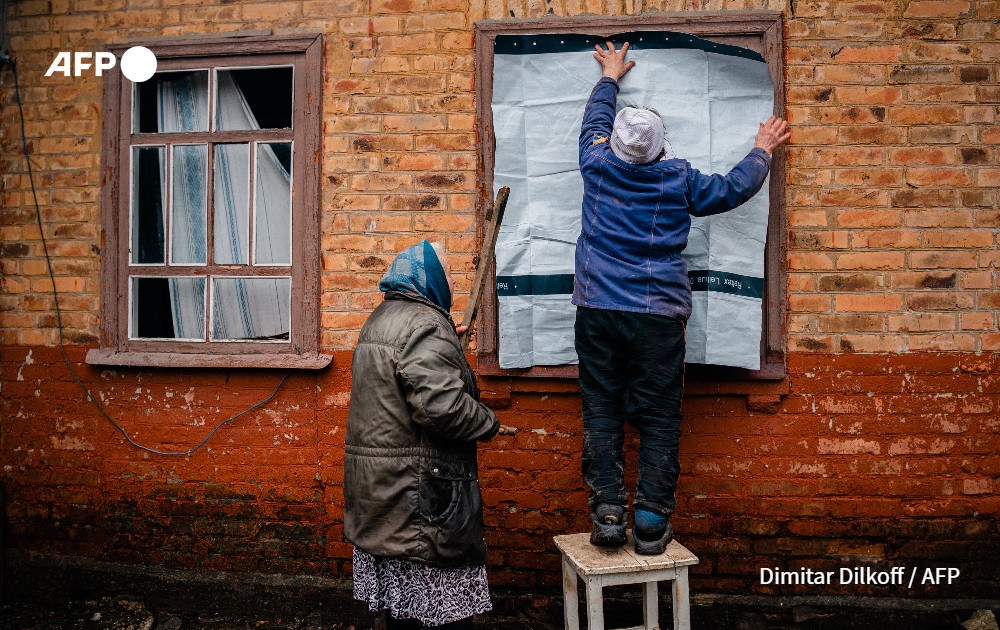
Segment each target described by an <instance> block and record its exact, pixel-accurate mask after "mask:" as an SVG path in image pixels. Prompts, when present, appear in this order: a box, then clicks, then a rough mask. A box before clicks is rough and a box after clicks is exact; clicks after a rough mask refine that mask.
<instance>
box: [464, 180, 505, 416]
mask: <svg viewBox="0 0 1000 630" xmlns="http://www.w3.org/2000/svg"><path fill="white" fill-rule="evenodd" d="M509 197H510V188H508V187H507V186H504V187H503V188H501V189H500V190H498V191H497V198H496V201H495V202H494V203H493V207H492V208H490V209H489V210H488V211H487V212H486V232H485V234H483V247H482V249H480V250H479V257H478V258H479V260H478V262H477V263H476V277H475V279H474V280H473V281H472V291H471V293H469V302H468V304H466V305H465V315H464V316H463V317H462V325H463V326H465V327H466V330H465V332H463V333H462V335H461V337H459V341H461V342H462V350H463V351H468V350H469V337H471V336H472V324H473V323H475V321H476V315H477V314H478V313H479V300H480V299H481V298H482V297H483V290H484V289H485V288H486V283H487V281H489V279H490V274H489V271H490V265H491V264H492V263H493V252H494V250H495V249H496V246H497V237H498V236H499V235H500V224H501V223H503V213H504V210H506V209H507V199H508V198H509ZM498 435H517V428H515V427H508V426H506V425H503V424H501V425H500V431H499V433H498Z"/></svg>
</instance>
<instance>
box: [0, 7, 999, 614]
mask: <svg viewBox="0 0 1000 630" xmlns="http://www.w3.org/2000/svg"><path fill="white" fill-rule="evenodd" d="M760 8H765V9H775V10H782V11H783V12H784V14H785V18H786V22H785V27H786V41H785V51H786V52H785V62H786V72H787V77H786V79H787V86H788V88H787V96H788V104H789V108H788V116H789V118H790V119H791V121H792V123H793V125H794V126H795V127H794V131H793V137H792V142H791V144H790V147H789V149H788V167H789V172H788V182H787V184H788V188H787V199H786V203H787V207H788V215H789V232H788V241H789V247H788V251H787V257H786V260H787V265H788V270H789V276H788V289H789V295H790V300H789V310H788V313H787V316H788V343H789V347H790V350H791V354H790V355H789V357H788V379H787V382H786V383H784V384H781V385H778V386H774V385H763V384H749V385H746V386H745V387H744V389H743V391H744V393H742V394H739V395H737V394H729V395H715V394H710V393H708V392H709V388H708V386H706V385H704V384H702V385H692V386H691V391H692V393H691V394H690V395H689V396H688V397H687V398H686V400H685V412H686V415H685V427H684V435H683V443H682V453H681V463H682V467H683V471H684V472H683V477H682V482H681V486H680V488H679V509H678V515H677V517H676V519H675V522H676V526H677V530H678V536H679V537H680V539H681V540H682V541H683V542H684V543H685V544H687V545H688V546H689V547H690V548H692V549H693V550H695V551H696V552H697V553H698V555H699V556H700V557H701V558H702V563H701V564H700V565H699V566H698V568H697V570H696V575H695V582H694V586H693V588H695V589H696V590H699V591H703V592H711V591H714V592H733V593H746V592H757V593H765V594H766V593H772V592H782V593H785V592H800V593H806V594H833V593H848V594H855V595H865V594H870V595H918V596H927V597H958V596H963V597H969V596H991V595H995V594H996V592H997V589H998V587H1000V583H998V574H1000V571H998V570H997V569H998V566H997V562H996V560H995V559H993V557H992V556H991V555H990V554H989V550H990V549H991V548H995V547H996V545H997V543H998V542H1000V531H998V525H997V521H998V518H997V517H998V514H1000V499H998V492H997V491H998V487H997V486H998V476H1000V456H998V451H1000V437H998V433H1000V421H998V417H1000V376H998V369H997V368H998V365H997V355H996V354H995V353H996V351H997V350H998V349H1000V334H998V333H997V324H998V320H997V316H998V309H1000V289H998V276H997V264H998V261H1000V256H998V229H1000V211H998V208H997V191H996V187H997V184H998V183H1000V166H998V162H997V147H998V144H1000V127H998V126H997V113H998V104H1000V85H998V74H997V73H998V70H997V58H998V56H1000V44H998V43H997V41H998V38H997V35H998V26H997V22H998V18H1000V3H998V2H996V1H994V0H913V1H910V2H907V1H900V0H897V1H888V2H820V1H803V0H795V1H793V2H790V3H786V2H782V1H761V2H756V1H751V0H746V1H739V0H727V1H725V2H723V1H721V0H708V1H705V2H643V1H639V0H626V1H624V2H612V1H601V0H594V1H588V2H571V1H567V0H551V1H546V2H541V1H538V2H527V3H521V2H497V1H493V0H491V1H490V2H488V3H486V2H478V1H476V0H469V1H462V0H338V1H336V2H327V1H312V0H295V1H284V2H282V1H278V2H267V3H258V4H253V3H239V4H220V5H218V6H204V5H199V4H195V3H193V2H192V3H186V2H184V1H182V0H144V1H142V2H125V1H124V0H118V1H117V2H116V1H112V2H104V1H102V2H92V1H90V0H24V1H21V2H18V3H16V4H15V5H14V6H12V7H11V9H10V11H11V13H10V15H9V21H10V26H9V29H10V31H11V35H12V48H13V52H14V54H15V57H16V59H17V61H18V67H19V70H20V74H21V84H22V98H23V100H24V102H25V115H26V130H27V134H28V138H29V146H30V149H31V152H32V156H33V157H32V159H33V162H32V163H33V166H34V169H35V174H36V183H37V184H38V196H39V202H40V204H41V209H42V216H43V218H44V220H45V222H46V225H45V229H46V236H47V237H48V238H49V243H50V252H51V253H52V255H53V261H54V267H55V273H56V276H57V286H58V288H59V291H60V295H61V301H60V302H61V305H62V307H63V309H64V317H63V321H64V324H65V327H66V339H67V343H68V344H69V355H70V357H71V359H72V360H73V361H74V363H75V364H77V366H78V369H79V370H80V373H81V376H82V378H83V380H84V381H85V382H86V383H87V385H88V386H89V387H90V388H91V389H92V391H94V392H95V395H97V396H98V398H99V399H100V400H102V402H103V403H104V404H105V405H106V407H107V408H108V410H109V412H110V413H111V414H112V416H113V417H115V418H116V419H118V420H119V421H120V422H121V424H122V426H123V427H124V428H125V429H126V430H127V431H128V433H129V435H131V436H133V437H134V439H136V440H137V441H139V442H141V443H144V444H147V445H151V446H157V447H159V448H165V449H170V450H182V449H186V448H189V447H191V446H193V445H194V444H196V443H197V442H198V441H199V440H201V439H202V437H204V435H206V434H207V432H208V431H209V430H210V428H211V427H212V426H214V425H215V424H216V423H217V422H219V421H221V420H223V419H225V418H227V417H229V416H230V415H232V414H233V413H235V412H237V411H239V410H242V409H244V408H246V407H247V406H249V405H250V404H252V403H253V402H256V401H257V400H259V399H261V398H263V397H265V396H266V395H268V394H269V393H270V392H271V390H272V389H273V387H274V386H275V385H276V384H277V382H278V380H279V379H280V378H281V375H282V373H280V372H273V371H241V370H228V371H227V370H139V369H117V370H95V369H91V368H88V367H86V366H85V365H83V363H82V359H83V356H84V354H85V350H86V349H87V348H88V347H92V346H93V345H94V344H95V343H96V338H97V331H98V328H99V325H100V322H99V314H98V311H97V304H98V295H99V290H100V287H99V274H98V268H99V256H100V253H99V249H100V247H101V246H102V244H101V239H100V224H99V208H98V202H97V200H98V197H99V193H100V185H101V182H100V178H99V174H98V173H99V170H98V166H99V162H100V155H99V147H100V131H101V128H102V125H103V124H104V121H102V120H101V119H100V102H101V94H102V85H101V83H100V81H99V80H97V79H95V78H93V77H89V78H87V77H81V78H74V79H69V78H62V77H50V78H44V77H43V76H42V75H43V74H44V72H45V69H46V68H47V67H48V65H49V64H50V63H51V61H52V59H53V58H54V55H55V52H56V51H59V50H102V49H104V48H105V47H106V44H107V43H109V42H123V41H127V40H130V39H134V38H139V37H161V36H174V35H179V34H186V33H192V32H230V31H235V30H244V29H263V28H270V29H274V30H275V31H276V32H282V31H287V30H291V29H312V30H321V31H324V32H325V33H326V37H325V75H324V117H325V120H324V125H325V128H324V134H323V161H322V170H323V172H322V178H323V182H324V185H323V199H322V209H323V229H322V244H323V251H324V256H323V261H322V265H323V276H322V289H323V301H322V309H323V317H322V330H323V332H322V335H323V336H322V343H323V346H324V347H325V348H326V349H327V350H329V351H331V352H334V354H335V360H334V364H333V365H332V366H331V367H330V368H329V369H327V370H324V371H322V372H319V373H297V374H295V375H294V376H292V377H291V378H290V379H289V380H288V382H287V383H286V384H285V386H284V387H283V389H282V390H281V392H279V394H278V396H277V397H276V398H275V400H273V401H272V402H271V403H270V404H269V405H268V406H267V407H266V408H264V409H262V410H259V411H256V412H253V413H251V414H248V415H246V416H243V417H242V418H240V419H238V420H236V421H234V422H233V423H231V424H230V425H228V426H226V427H224V428H223V429H222V430H221V431H220V432H219V433H218V434H217V435H216V436H215V437H214V438H213V439H212V440H211V441H210V442H209V444H208V447H207V448H205V449H203V450H201V451H199V452H198V453H196V454H195V455H192V456H190V457H182V458H164V457H160V456H153V455H146V454H143V453H142V452H140V451H138V450H136V449H135V448H133V447H131V446H130V445H128V444H127V443H125V441H124V439H123V437H122V436H121V435H120V434H119V433H117V432H116V430H115V429H114V428H113V427H112V426H111V425H110V424H109V423H108V422H107V421H106V420H105V419H103V418H101V417H100V416H99V415H98V414H97V413H96V412H95V410H94V409H93V407H91V406H89V405H88V404H87V403H86V402H85V401H84V399H83V396H82V395H81V393H80V392H79V390H78V389H77V387H76V385H75V384H74V383H73V382H72V380H71V379H70V377H69V375H68V372H67V370H66V369H65V366H64V365H63V364H62V362H61V357H60V354H59V350H58V347H57V346H56V343H57V338H58V336H57V333H56V331H55V328H54V319H55V318H54V314H53V311H52V298H51V286H50V283H49V279H48V277H47V272H46V268H45V262H44V259H43V258H42V255H41V244H40V241H39V235H38V228H37V226H36V225H35V223H34V214H33V213H34V208H33V201H32V197H31V194H30V188H29V185H28V181H27V177H26V175H25V165H24V160H23V157H21V156H20V155H19V150H20V139H19V136H18V132H19V126H18V125H19V121H18V118H17V110H16V107H15V105H14V104H13V91H12V80H11V77H10V74H9V70H5V75H4V79H3V84H2V88H0V120H2V127H0V143H2V144H0V146H2V152H0V173H2V177H3V179H2V189H0V195H2V200H3V201H2V208H0V270H2V276H0V277H2V285H0V309H2V310H0V341H2V344H3V345H2V355H0V385H2V389H0V411H2V416H0V423H2V424H0V466H2V468H0V481H2V483H3V484H4V486H5V489H6V495H7V519H8V538H7V539H6V543H7V544H8V545H9V546H11V547H13V548H15V549H20V550H30V551H38V552H43V553H55V554H66V555H77V556H85V557H93V558H100V559H105V560H113V561H124V562H135V563H155V564H162V565H166V566H172V567H189V568H197V569H203V570H242V571H266V572H281V573H317V574H322V575H334V576H337V575H347V574H348V572H349V566H347V561H348V559H349V557H350V548H349V546H348V545H346V544H345V543H343V541H342V527H341V521H342V493H341V489H340V486H339V483H340V479H341V470H342V449H343V442H342V439H343V433H344V423H345V420H346V412H347V406H348V403H349V397H348V392H349V379H350V375H349V365H350V349H351V347H352V346H353V343H354V340H355V338H356V335H357V330H358V329H359V327H360V325H361V323H362V322H363V321H364V318H365V317H366V316H367V313H368V312H369V311H370V310H371V309H372V308H373V307H374V305H375V304H376V303H377V302H378V300H379V299H380V298H379V295H378V293H377V291H376V290H375V289H374V287H375V284H376V282H377V280H378V278H379V276H380V275H381V273H382V271H383V270H384V268H385V265H386V263H387V261H388V260H390V259H391V257H392V255H393V254H394V253H395V252H397V251H399V250H400V249H401V248H402V247H405V246H406V245H409V244H411V243H412V242H414V241H415V240H418V239H419V238H423V237H425V236H434V237H437V238H439V239H441V240H444V241H445V243H446V247H447V249H448V250H449V252H450V254H451V256H452V258H453V260H454V261H455V262H456V263H457V264H456V265H455V266H456V267H457V268H458V269H459V270H460V271H461V275H462V278H461V281H460V289H461V288H462V287H466V288H467V286H468V283H469V282H470V281H471V277H470V276H471V268H472V252H473V250H474V249H475V218H474V209H473V204H474V199H475V194H476V181H475V162H476V157H475V138H474V134H473V132H472V129H473V123H474V98H475V95H474V93H473V82H472V79H473V69H474V63H473V52H472V48H471V47H472V33H473V31H472V23H473V22H474V21H475V20H479V19H483V18H506V17H510V16H511V15H512V14H513V15H514V16H516V17H530V16H540V15H543V14H545V13H548V12H550V11H551V12H552V13H554V14H556V15H574V14H581V13H584V12H592V13H603V14H608V15H612V14H613V15H619V14H634V13H638V12H641V11H649V10H703V9H711V10H720V9H760ZM463 305H464V301H463V300H462V299H460V300H459V301H458V304H457V307H459V308H461V307H462V306H463ZM484 386H485V388H486V389H487V390H488V392H487V393H488V397H489V399H490V400H491V401H492V402H493V404H496V405H497V406H499V407H503V408H502V409H501V410H500V414H501V417H502V420H503V421H504V422H505V423H507V424H512V425H515V426H518V427H520V428H521V429H522V431H521V433H520V435H518V436H517V437H513V438H511V437H501V438H497V439H496V440H495V441H494V442H492V443H490V444H487V445H485V446H484V447H483V449H482V456H481V470H482V479H483V486H484V494H485V499H486V505H487V508H486V509H487V515H486V516H487V522H488V524H489V525H490V531H489V534H488V542H489V543H490V547H491V556H490V565H491V579H492V580H493V582H494V583H495V584H498V585H512V586H522V587H529V588H531V587H536V588H537V587H542V586H545V587H552V586H554V585H555V584H556V583H557V582H558V579H559V578H558V562H557V558H556V557H555V555H554V552H553V551H552V545H551V536H552V535H553V534H558V533H565V532H569V531H583V530H585V529H586V527H587V519H586V514H585V493H584V491H583V489H582V487H581V483H580V478H579V472H578V469H579V450H580V427H579V405H580V401H579V396H578V394H577V393H576V388H575V384H574V383H572V382H567V381H558V380H553V381H538V380H520V379H514V380H509V379H507V380H504V379H488V380H486V381H484ZM696 392H700V393H696ZM780 392H787V393H783V394H780V396H779V393H780ZM634 441H635V436H634V435H633V436H632V437H631V441H630V443H631V445H632V446H633V447H634ZM632 451H633V453H634V448H633V449H632ZM627 465H628V468H629V470H630V471H633V472H634V459H630V460H629V462H628V464H627ZM537 551H545V553H541V554H539V553H530V552H537ZM858 564H869V565H872V566H880V567H886V566H890V565H892V566H899V565H906V566H908V567H912V566H920V567H926V566H958V567H959V568H961V570H962V577H961V579H960V580H959V582H958V583H957V584H955V585H953V586H951V587H947V586H938V587H931V586H926V587H922V588H918V589H914V590H912V591H907V590H905V589H893V588H885V587H843V588H839V589H838V588H834V589H823V590H818V589H817V588H816V587H804V588H800V589H792V588H777V589H775V588H773V587H766V586H761V585H760V584H759V583H758V580H757V570H758V568H759V567H762V566H779V567H781V568H783V569H797V568H798V567H799V566H808V567H811V568H815V569H823V568H832V569H836V568H839V567H841V566H856V565H858Z"/></svg>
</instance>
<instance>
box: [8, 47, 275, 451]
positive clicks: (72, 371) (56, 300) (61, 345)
mask: <svg viewBox="0 0 1000 630" xmlns="http://www.w3.org/2000/svg"><path fill="white" fill-rule="evenodd" d="M8 60H10V67H11V71H12V72H13V74H14V96H15V98H16V99H17V109H18V113H19V114H20V117H21V146H22V148H23V150H24V161H25V163H26V164H27V166H28V181H29V182H30V183H31V194H32V196H33V199H34V202H35V219H36V220H37V222H38V234H39V237H40V238H41V241H42V252H43V253H44V254H45V263H46V265H47V268H48V272H49V279H50V280H51V281H52V299H53V302H54V304H55V311H56V326H57V327H58V329H59V350H60V351H61V353H62V358H63V361H64V362H65V363H66V367H68V368H69V373H70V374H71V375H72V376H73V380H74V381H76V384H77V385H79V386H80V389H82V390H83V393H85V394H86V395H87V400H89V401H90V403H91V404H93V405H94V407H95V408H96V409H97V411H98V412H99V413H100V414H101V415H102V416H104V418H105V419H107V421H108V422H110V423H111V424H112V425H113V426H114V427H115V428H116V429H118V431H119V432H121V434H122V435H123V436H125V439H126V440H128V442H129V444H131V445H132V446H134V447H136V448H138V449H141V450H143V451H146V452H148V453H153V454H154V455H166V456H171V457H182V456H185V455H190V454H192V453H194V452H195V451H197V450H198V449H200V448H201V447H202V446H204V445H205V444H206V443H207V442H208V440H209V439H211V437H212V436H213V435H215V433H216V431H218V430H219V429H221V428H222V427H223V426H225V425H227V424H229V423H230V422H232V421H233V420H236V419H237V418H239V417H240V416H243V415H245V414H247V413H250V412H251V411H253V410H254V409H257V408H259V407H262V406H264V405H265V404H267V403H268V402H270V401H271V399H273V398H274V397H275V396H276V395H277V394H278V390H280V389H281V386H282V385H284V384H285V381H286V380H288V377H289V376H291V374H292V373H291V371H289V372H286V373H285V375H284V376H282V377H281V380H280V381H278V385H277V387H275V388H274V391H273V392H271V395H270V396H268V397H267V398H265V399H263V400H261V401H260V402H258V403H256V404H254V405H251V406H250V407H248V408H246V409H244V410H243V411H241V412H239V413H237V414H235V415H233V416H230V417H229V418H227V419H226V420H223V421H222V422H220V423H219V424H217V425H216V426H215V428H214V429H212V430H211V431H210V432H209V434H208V435H206V436H205V439H203V440H202V441H201V442H199V443H198V445H197V446H195V447H194V448H191V449H188V450H186V451H161V450H158V449H155V448H150V447H148V446H144V445H142V444H139V443H138V442H136V441H135V440H133V439H132V438H131V436H129V434H128V432H127V431H125V429H124V428H122V426H121V425H120V424H118V423H117V422H115V420H114V418H112V417H111V416H110V415H108V412H107V411H105V410H104V407H102V406H101V404H100V403H98V402H97V399H96V398H94V395H93V394H91V393H90V390H89V389H87V386H86V385H84V384H83V382H82V381H81V380H80V377H79V376H77V373H76V370H75V369H73V364H72V363H71V362H70V360H69V356H67V354H66V345H65V343H64V341H63V325H62V312H61V311H60V309H59V292H58V290H57V289H56V278H55V274H54V273H53V271H52V259H51V258H50V256H49V248H48V244H47V243H46V241H45V231H44V229H43V226H42V211H41V209H40V208H39V206H38V193H37V191H36V190H35V177H34V173H33V171H32V169H31V157H30V155H29V152H28V138H27V135H26V134H25V130H24V108H23V106H22V105H21V88H20V84H19V82H18V78H17V62H16V61H14V60H13V59H10V58H9V57H7V56H6V55H4V56H3V61H4V62H6V61H8ZM0 68H2V65H0Z"/></svg>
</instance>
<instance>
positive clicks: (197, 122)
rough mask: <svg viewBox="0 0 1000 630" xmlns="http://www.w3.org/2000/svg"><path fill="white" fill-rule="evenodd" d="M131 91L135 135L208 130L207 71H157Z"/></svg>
mask: <svg viewBox="0 0 1000 630" xmlns="http://www.w3.org/2000/svg"><path fill="white" fill-rule="evenodd" d="M135 90H136V91H135V107H134V112H133V121H132V126H133V128H134V130H135V132H136V133H165V132H174V131H208V70H193V71H191V70H186V71H183V72H157V73H156V74H154V75H153V76H152V78H150V79H149V80H148V81H144V82H142V83H137V84H136V87H135Z"/></svg>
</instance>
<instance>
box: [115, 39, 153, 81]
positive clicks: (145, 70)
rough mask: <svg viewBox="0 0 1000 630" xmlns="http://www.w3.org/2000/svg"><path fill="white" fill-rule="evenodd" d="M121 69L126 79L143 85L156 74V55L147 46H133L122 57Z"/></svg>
mask: <svg viewBox="0 0 1000 630" xmlns="http://www.w3.org/2000/svg"><path fill="white" fill-rule="evenodd" d="M121 69H122V74H124V75H125V78H126V79H128V80H129V81H132V82H133V83H142V82H143V81H145V80H146V79H148V78H149V77H151V76H153V73H154V72H156V55H154V54H153V51H152V50H150V49H148V48H146V47H145V46H133V47H131V48H129V49H128V50H126V51H125V54H124V55H122V61H121Z"/></svg>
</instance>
